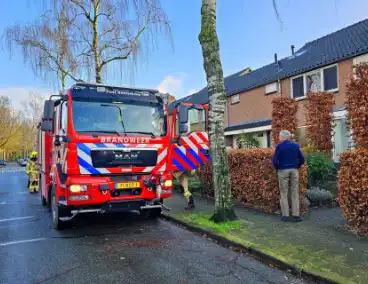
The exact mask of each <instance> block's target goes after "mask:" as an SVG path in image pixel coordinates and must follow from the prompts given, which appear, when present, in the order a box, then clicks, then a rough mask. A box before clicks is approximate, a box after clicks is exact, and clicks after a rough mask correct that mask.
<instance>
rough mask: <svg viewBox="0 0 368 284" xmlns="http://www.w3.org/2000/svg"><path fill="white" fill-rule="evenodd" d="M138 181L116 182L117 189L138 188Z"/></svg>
mask: <svg viewBox="0 0 368 284" xmlns="http://www.w3.org/2000/svg"><path fill="white" fill-rule="evenodd" d="M139 187H140V183H139V182H136V181H133V182H121V183H117V184H116V188H117V189H127V188H139Z"/></svg>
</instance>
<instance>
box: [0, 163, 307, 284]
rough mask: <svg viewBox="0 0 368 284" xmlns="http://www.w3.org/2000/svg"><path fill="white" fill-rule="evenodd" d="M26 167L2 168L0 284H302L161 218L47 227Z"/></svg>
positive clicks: (118, 217)
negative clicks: (29, 187)
mask: <svg viewBox="0 0 368 284" xmlns="http://www.w3.org/2000/svg"><path fill="white" fill-rule="evenodd" d="M26 181H27V179H26V175H25V173H24V168H20V167H18V166H17V165H8V166H7V167H5V168H2V169H0V283H10V284H15V283H54V284H57V283H63V284H65V283H68V284H73V283H78V284H82V283H88V284H90V283H124V284H128V283H175V284H176V283H178V284H184V283H201V284H204V283H211V284H214V283H227V284H231V283H242V284H244V283H305V282H304V281H303V280H300V279H297V278H295V277H292V276H290V275H287V274H285V273H284V272H281V271H279V270H277V269H273V268H270V267H267V266H265V265H263V264H261V263H259V262H257V261H255V260H253V259H250V258H248V257H246V256H244V255H242V254H238V253H235V252H233V251H230V250H228V249H225V248H223V247H220V246H218V245H216V244H214V243H212V242H210V241H207V240H205V239H203V238H200V237H198V236H196V235H194V234H192V233H190V232H188V231H185V230H183V229H181V228H178V227H176V226H174V225H172V224H170V223H167V222H165V221H162V220H143V219H141V218H140V217H139V215H138V214H136V213H124V214H113V215H112V214H111V215H99V216H98V215H89V216H84V217H82V218H81V217H79V218H77V219H76V220H75V222H74V223H73V225H72V226H70V228H67V229H65V230H63V231H61V232H57V231H54V230H53V229H52V228H51V220H50V215H49V212H48V210H47V209H46V208H43V207H42V206H41V205H40V198H39V195H38V194H36V195H30V194H29V193H28V192H27V190H26Z"/></svg>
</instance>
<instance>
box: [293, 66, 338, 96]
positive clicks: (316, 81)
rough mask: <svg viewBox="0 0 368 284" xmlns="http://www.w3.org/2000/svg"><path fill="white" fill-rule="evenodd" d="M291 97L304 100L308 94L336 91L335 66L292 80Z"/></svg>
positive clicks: (336, 76)
mask: <svg viewBox="0 0 368 284" xmlns="http://www.w3.org/2000/svg"><path fill="white" fill-rule="evenodd" d="M291 81H292V84H291V87H292V95H293V98H295V99H301V98H305V96H306V94H307V93H309V92H321V91H326V92H334V91H337V90H338V75H337V65H333V66H328V67H325V68H321V69H319V70H315V71H313V72H310V73H307V74H304V75H301V76H298V77H295V78H292V80H291Z"/></svg>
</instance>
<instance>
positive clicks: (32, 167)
mask: <svg viewBox="0 0 368 284" xmlns="http://www.w3.org/2000/svg"><path fill="white" fill-rule="evenodd" d="M37 155H38V153H37V152H35V151H34V152H32V153H31V155H30V159H29V160H28V162H27V166H26V175H28V190H29V192H30V193H33V192H38V176H39V166H38V164H37Z"/></svg>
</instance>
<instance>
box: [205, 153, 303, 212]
mask: <svg viewBox="0 0 368 284" xmlns="http://www.w3.org/2000/svg"><path fill="white" fill-rule="evenodd" d="M273 153H274V151H273V150H272V149H241V150H232V151H229V152H228V161H229V170H230V181H231V191H232V194H233V197H234V198H235V199H237V200H238V201H240V202H242V203H244V204H245V205H247V206H249V207H253V208H257V209H261V210H262V211H265V212H279V209H280V206H279V199H280V191H279V185H278V179H277V173H276V171H275V170H274V168H273V165H272V156H273ZM199 178H200V180H201V181H202V183H203V192H204V193H205V194H206V195H207V196H213V194H214V192H213V187H212V172H211V166H210V164H209V163H208V164H205V165H202V166H201V167H200V171H199ZM300 180H301V183H300V191H299V192H300V201H301V209H302V210H301V211H305V210H307V208H306V207H305V206H304V205H303V203H302V200H303V199H304V192H305V190H306V184H307V182H306V180H307V173H306V167H305V166H303V167H302V168H301V169H300Z"/></svg>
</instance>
